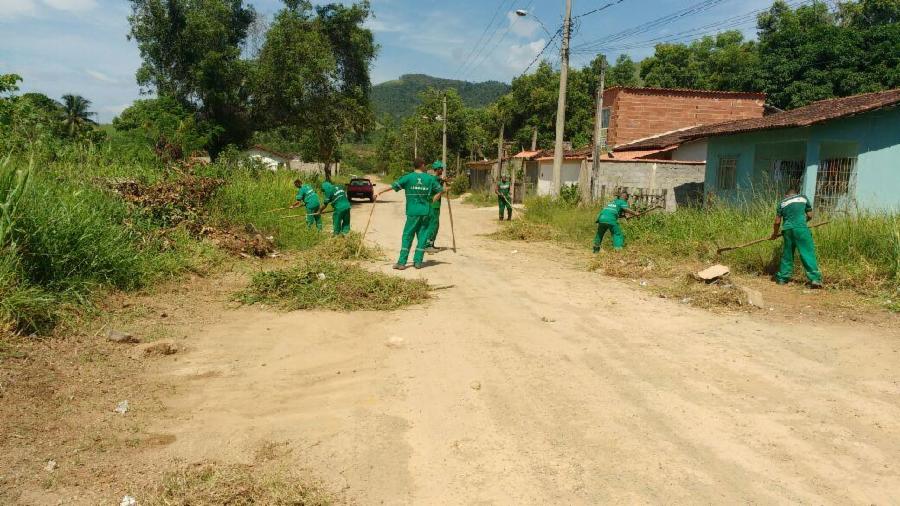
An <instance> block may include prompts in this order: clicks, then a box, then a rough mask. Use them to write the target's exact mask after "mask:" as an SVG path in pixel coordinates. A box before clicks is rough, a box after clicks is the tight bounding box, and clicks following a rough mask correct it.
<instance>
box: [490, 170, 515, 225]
mask: <svg viewBox="0 0 900 506" xmlns="http://www.w3.org/2000/svg"><path fill="white" fill-rule="evenodd" d="M509 188H510V184H509V176H508V175H506V174H504V175H503V177H501V178H500V182H499V183H497V188H496V189H495V190H494V193H496V194H497V205H498V206H499V207H500V221H503V210H504V209H505V210H506V220H507V221H509V220H512V201H511V200H510V196H509Z"/></svg>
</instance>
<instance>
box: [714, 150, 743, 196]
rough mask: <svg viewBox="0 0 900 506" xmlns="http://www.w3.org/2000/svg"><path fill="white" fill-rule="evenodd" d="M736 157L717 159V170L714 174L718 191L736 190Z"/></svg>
mask: <svg viewBox="0 0 900 506" xmlns="http://www.w3.org/2000/svg"><path fill="white" fill-rule="evenodd" d="M737 162H738V160H737V157H734V156H721V157H719V169H718V171H717V172H716V183H717V185H718V188H719V190H734V189H736V188H737Z"/></svg>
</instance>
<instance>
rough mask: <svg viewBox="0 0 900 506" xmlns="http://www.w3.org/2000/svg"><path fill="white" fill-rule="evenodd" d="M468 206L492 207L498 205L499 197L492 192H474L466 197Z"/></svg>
mask: <svg viewBox="0 0 900 506" xmlns="http://www.w3.org/2000/svg"><path fill="white" fill-rule="evenodd" d="M466 204H471V205H473V206H476V207H491V206H496V205H497V195H496V194H495V193H494V192H492V191H487V190H484V191H478V192H472V193H470V194H469V196H468V197H466Z"/></svg>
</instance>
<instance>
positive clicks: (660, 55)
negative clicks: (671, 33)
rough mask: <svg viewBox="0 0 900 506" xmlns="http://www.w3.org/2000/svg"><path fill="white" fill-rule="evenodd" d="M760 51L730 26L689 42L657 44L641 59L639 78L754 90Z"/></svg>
mask: <svg viewBox="0 0 900 506" xmlns="http://www.w3.org/2000/svg"><path fill="white" fill-rule="evenodd" d="M758 68H759V51H758V48H757V46H756V44H755V43H754V42H747V41H744V36H743V34H741V32H739V31H736V30H732V31H726V32H722V33H719V34H717V35H716V36H715V37H709V36H707V37H703V38H701V39H699V40H696V41H694V42H692V43H691V44H689V45H688V44H658V45H657V46H656V50H655V52H654V54H653V56H651V57H649V58H647V59H646V60H644V61H643V62H641V70H640V74H641V78H643V80H644V83H645V84H646V85H648V86H653V87H657V88H690V89H700V90H722V91H757V90H758V84H757V82H756V72H757V70H758Z"/></svg>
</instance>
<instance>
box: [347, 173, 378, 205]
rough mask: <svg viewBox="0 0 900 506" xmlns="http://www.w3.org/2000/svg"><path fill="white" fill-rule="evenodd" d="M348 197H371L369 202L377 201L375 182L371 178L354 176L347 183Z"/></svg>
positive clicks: (351, 198)
mask: <svg viewBox="0 0 900 506" xmlns="http://www.w3.org/2000/svg"><path fill="white" fill-rule="evenodd" d="M347 198H348V199H350V200H353V199H369V202H375V184H373V183H372V180H371V179H365V178H354V179H351V180H350V184H348V185H347Z"/></svg>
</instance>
